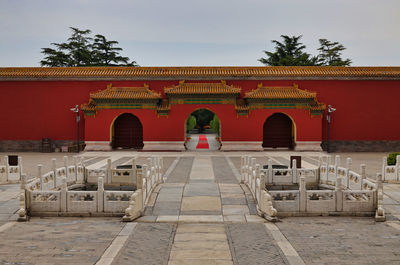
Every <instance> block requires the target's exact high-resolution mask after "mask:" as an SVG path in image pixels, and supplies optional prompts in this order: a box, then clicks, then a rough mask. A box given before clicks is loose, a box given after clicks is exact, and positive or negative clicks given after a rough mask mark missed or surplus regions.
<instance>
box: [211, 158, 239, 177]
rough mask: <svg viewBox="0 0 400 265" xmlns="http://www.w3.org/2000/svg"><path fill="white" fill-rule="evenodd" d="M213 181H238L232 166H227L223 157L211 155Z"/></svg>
mask: <svg viewBox="0 0 400 265" xmlns="http://www.w3.org/2000/svg"><path fill="white" fill-rule="evenodd" d="M211 161H212V165H213V170H214V176H215V181H216V182H218V183H235V184H236V183H238V181H237V179H236V177H235V175H234V174H233V172H232V168H231V167H230V166H229V164H228V162H227V161H226V159H225V157H223V156H213V157H212V158H211Z"/></svg>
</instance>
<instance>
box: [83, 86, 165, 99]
mask: <svg viewBox="0 0 400 265" xmlns="http://www.w3.org/2000/svg"><path fill="white" fill-rule="evenodd" d="M90 97H91V98H92V99H94V100H96V99H160V98H161V94H160V93H157V92H155V91H152V90H150V89H149V86H148V85H147V84H144V86H143V87H113V86H112V84H110V85H108V86H107V89H104V90H100V91H98V92H95V93H91V94H90Z"/></svg>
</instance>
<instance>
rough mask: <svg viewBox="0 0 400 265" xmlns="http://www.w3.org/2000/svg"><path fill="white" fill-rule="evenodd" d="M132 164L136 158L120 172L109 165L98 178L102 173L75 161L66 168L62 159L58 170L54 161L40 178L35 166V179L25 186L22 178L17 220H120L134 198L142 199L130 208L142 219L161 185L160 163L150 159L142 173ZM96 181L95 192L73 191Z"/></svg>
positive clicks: (65, 159) (39, 169)
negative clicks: (124, 188) (131, 187)
mask: <svg viewBox="0 0 400 265" xmlns="http://www.w3.org/2000/svg"><path fill="white" fill-rule="evenodd" d="M135 161H136V159H135V158H133V159H132V161H131V164H132V169H123V170H122V169H121V170H120V169H112V168H111V161H108V167H107V169H105V175H101V174H98V172H103V169H100V170H97V171H96V170H92V169H87V168H85V167H84V165H83V164H82V161H81V160H80V159H78V158H77V157H75V158H74V165H68V160H67V157H64V166H63V167H59V168H56V167H55V165H56V163H55V162H56V161H55V159H53V161H52V162H53V163H52V164H53V168H52V170H51V171H50V172H47V173H46V174H42V166H41V165H38V176H37V177H36V178H33V179H32V180H30V181H29V182H27V181H26V176H25V175H22V181H21V196H20V202H21V203H20V204H21V208H20V210H19V211H18V213H19V216H20V218H19V220H20V221H25V220H27V219H28V216H123V215H124V214H126V209H127V208H129V207H131V206H132V202H133V201H135V198H137V196H140V197H141V201H140V202H141V203H140V204H137V205H136V204H135V203H134V205H133V206H134V207H135V209H139V213H140V215H141V213H142V212H143V209H144V207H145V204H146V203H147V201H148V199H149V195H150V194H151V192H152V190H153V189H154V187H155V186H156V185H157V184H158V183H160V182H161V181H162V176H161V175H162V174H161V169H162V159H161V158H159V157H153V158H149V160H148V162H149V163H148V165H146V164H145V165H143V167H142V169H137V168H136V162H135ZM85 172H86V175H85V174H84V173H85ZM95 177H96V181H97V190H92V191H89V190H75V188H80V187H81V188H83V187H86V185H88V184H89V185H90V184H93V181H94V178H95ZM88 181H89V182H88ZM104 182H107V183H109V184H112V185H114V186H115V184H118V185H119V184H133V185H135V186H136V187H137V190H136V191H132V190H131V191H120V190H112V191H111V190H105V189H104ZM128 212H130V211H128ZM133 214H134V215H135V214H137V213H133ZM125 219H126V218H125ZM125 219H124V220H125Z"/></svg>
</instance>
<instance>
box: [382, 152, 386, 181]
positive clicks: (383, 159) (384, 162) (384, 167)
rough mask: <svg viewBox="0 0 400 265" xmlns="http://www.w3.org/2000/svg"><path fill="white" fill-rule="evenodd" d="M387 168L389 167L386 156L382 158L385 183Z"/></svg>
mask: <svg viewBox="0 0 400 265" xmlns="http://www.w3.org/2000/svg"><path fill="white" fill-rule="evenodd" d="M386 166H387V158H386V156H384V157H383V158H382V178H383V181H386Z"/></svg>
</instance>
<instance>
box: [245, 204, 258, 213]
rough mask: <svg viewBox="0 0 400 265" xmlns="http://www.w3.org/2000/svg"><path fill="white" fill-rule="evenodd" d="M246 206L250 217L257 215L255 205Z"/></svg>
mask: <svg viewBox="0 0 400 265" xmlns="http://www.w3.org/2000/svg"><path fill="white" fill-rule="evenodd" d="M247 206H248V207H249V212H250V214H251V215H257V208H256V204H255V203H249V204H247Z"/></svg>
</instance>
